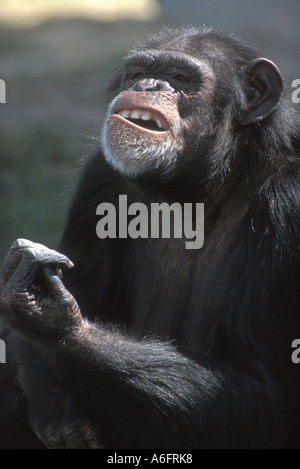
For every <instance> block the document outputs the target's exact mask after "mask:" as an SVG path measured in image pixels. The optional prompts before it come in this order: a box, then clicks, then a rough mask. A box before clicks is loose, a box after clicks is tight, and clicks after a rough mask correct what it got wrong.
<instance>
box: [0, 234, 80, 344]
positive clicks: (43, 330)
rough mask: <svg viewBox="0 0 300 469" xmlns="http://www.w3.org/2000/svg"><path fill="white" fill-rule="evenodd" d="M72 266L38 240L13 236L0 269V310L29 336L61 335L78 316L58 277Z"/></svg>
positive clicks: (8, 320) (56, 337) (68, 261)
mask: <svg viewBox="0 0 300 469" xmlns="http://www.w3.org/2000/svg"><path fill="white" fill-rule="evenodd" d="M72 267H73V264H72V262H71V261H70V260H69V259H68V258H67V257H66V256H64V255H62V254H59V253H58V252H56V251H53V250H51V249H48V248H46V247H45V246H42V245H41V244H36V243H32V242H31V241H27V240H25V239H19V240H17V241H16V242H15V243H14V244H13V246H12V248H11V249H10V251H9V253H8V255H7V258H6V260H5V262H4V266H3V268H2V270H1V272H0V314H1V316H3V317H4V318H5V319H6V320H7V322H8V323H9V324H10V325H11V326H12V327H14V328H16V329H18V330H19V331H21V332H22V333H24V334H25V335H27V336H29V337H32V338H38V337H39V338H44V339H45V338H48V339H63V338H64V337H65V336H66V334H67V332H68V331H69V330H70V329H71V328H73V327H76V326H80V324H81V322H82V316H81V313H80V310H79V307H78V305H77V303H76V301H75V299H74V298H73V296H72V295H71V294H70V293H69V292H68V291H67V290H66V288H65V287H64V285H63V283H62V281H61V279H60V277H61V270H64V269H70V268H72Z"/></svg>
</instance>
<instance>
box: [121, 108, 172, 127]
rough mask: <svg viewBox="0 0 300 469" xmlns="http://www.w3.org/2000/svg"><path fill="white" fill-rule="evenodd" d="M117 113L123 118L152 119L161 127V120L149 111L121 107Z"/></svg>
mask: <svg viewBox="0 0 300 469" xmlns="http://www.w3.org/2000/svg"><path fill="white" fill-rule="evenodd" d="M118 114H119V115H120V116H122V117H124V119H142V120H144V121H150V120H153V121H154V122H156V124H157V126H158V127H159V128H160V129H162V128H163V125H162V123H161V120H160V119H159V118H157V117H156V116H154V115H152V114H151V112H149V111H143V110H140V109H123V110H122V111H119V113H118Z"/></svg>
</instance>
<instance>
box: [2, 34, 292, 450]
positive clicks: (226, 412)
mask: <svg viewBox="0 0 300 469" xmlns="http://www.w3.org/2000/svg"><path fill="white" fill-rule="evenodd" d="M109 96H110V97H111V104H110V106H109V108H108V113H107V118H106V120H105V123H104V128H103V132H102V150H101V151H99V153H97V154H96V155H94V156H93V157H92V158H91V159H89V161H88V162H87V164H86V165H85V167H84V169H83V172H82V174H81V177H80V181H79V184H78V187H77V190H76V192H75V195H74V197H73V200H72V202H71V206H70V210H69V214H68V217H67V221H66V225H65V229H64V233H63V236H62V240H61V243H60V245H59V248H58V252H56V251H54V250H50V249H48V248H46V247H44V246H42V245H40V244H35V243H32V242H30V241H27V240H24V239H19V240H18V241H16V242H15V244H14V245H13V246H12V248H11V250H10V251H9V253H8V255H7V258H6V261H5V262H4V266H3V268H2V271H1V276H0V277H1V278H0V292H1V315H2V317H3V318H5V320H6V323H7V328H6V330H5V333H4V334H2V339H4V340H5V342H6V344H7V363H6V364H5V365H2V366H1V394H0V402H1V410H0V430H1V432H0V439H1V447H3V448H20V447H21V448H40V447H48V448H119V449H120V448H173V449H174V448H176V449H178V448H295V447H300V432H299V416H300V399H299V390H300V369H299V368H297V365H295V364H294V363H293V362H292V360H291V354H292V349H291V344H292V341H293V340H294V339H297V338H300V288H299V285H300V196H299V188H300V164H299V157H300V152H299V149H300V125H299V118H298V116H297V114H296V113H295V111H294V110H293V108H292V106H291V104H290V98H289V97H288V96H287V97H285V93H284V82H283V79H282V77H281V74H280V72H279V70H278V69H277V67H276V66H275V65H274V64H273V63H272V62H271V61H270V60H267V59H264V58H261V56H260V54H259V53H258V52H257V51H256V50H255V49H254V48H252V47H249V46H248V45H246V44H244V43H243V42H242V41H241V40H239V39H237V38H235V37H234V36H231V35H227V34H224V33H221V32H219V31H216V30H214V29H208V28H198V29H197V28H187V29H180V30H177V29H172V28H164V29H163V30H162V31H161V32H159V33H157V34H156V35H154V36H152V37H151V38H150V40H149V42H148V43H147V45H146V46H145V47H137V48H136V49H135V50H134V51H133V52H132V53H130V55H128V57H127V58H125V60H124V61H123V63H122V65H121V66H120V67H119V69H118V71H117V72H116V74H115V76H114V78H113V79H112V81H111V86H110V90H109ZM120 195H123V196H126V197H127V199H126V200H127V202H128V205H131V206H132V205H133V204H135V203H137V202H138V203H140V204H141V203H142V204H144V205H145V207H146V208H149V209H150V207H151V205H152V204H161V203H167V204H169V206H170V204H173V203H177V204H180V206H181V207H185V206H186V204H192V207H193V209H194V211H195V207H196V204H197V203H201V204H204V230H205V236H204V245H203V247H201V248H197V249H187V248H186V244H185V243H186V238H187V237H186V236H185V234H183V235H182V237H181V238H180V237H176V236H169V237H163V236H159V238H154V237H151V236H148V237H147V236H136V237H130V236H125V235H124V233H123V235H122V236H121V235H120V233H119V232H118V230H117V231H116V232H117V235H112V236H105V235H103V236H102V239H101V236H100V237H99V233H97V232H96V225H97V222H98V221H99V213H97V208H98V207H99V205H100V204H102V203H105V204H111V205H110V206H114V207H116V210H117V205H118V201H119V196H120ZM105 206H106V205H105ZM134 207H135V206H133V208H134ZM133 212H134V210H132V211H131V218H130V214H129V212H128V214H127V216H128V217H129V218H128V221H129V220H132V215H133V214H134V213H133ZM116 213H117V212H116ZM102 215H103V213H102ZM194 215H195V214H194ZM118 216H119V218H118ZM118 216H117V217H116V220H115V223H116V224H117V225H119V223H120V221H119V220H120V218H121V217H123V216H124V213H123V212H122V211H120V212H119V214H118ZM150 222H151V220H150ZM107 223H108V222H107ZM193 227H194V228H195V219H194V218H193Z"/></svg>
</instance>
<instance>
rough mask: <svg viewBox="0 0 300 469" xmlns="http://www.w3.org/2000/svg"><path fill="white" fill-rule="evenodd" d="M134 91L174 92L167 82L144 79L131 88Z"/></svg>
mask: <svg viewBox="0 0 300 469" xmlns="http://www.w3.org/2000/svg"><path fill="white" fill-rule="evenodd" d="M131 89H133V90H134V91H170V92H172V91H174V89H173V88H172V87H171V86H170V84H169V83H168V82H167V81H163V80H156V79H155V78H144V79H143V80H139V81H137V82H136V83H135V84H134V85H133V86H132V87H131Z"/></svg>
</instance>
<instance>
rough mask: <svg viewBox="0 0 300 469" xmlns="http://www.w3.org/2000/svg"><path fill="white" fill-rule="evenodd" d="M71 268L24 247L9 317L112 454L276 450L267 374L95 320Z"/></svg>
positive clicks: (18, 252) (15, 262) (5, 308)
mask: <svg viewBox="0 0 300 469" xmlns="http://www.w3.org/2000/svg"><path fill="white" fill-rule="evenodd" d="M67 268H72V263H71V262H70V261H69V259H67V258H66V257H65V256H63V255H62V254H59V253H57V252H56V251H52V250H49V249H47V248H45V247H44V246H42V245H39V244H34V243H31V242H29V241H25V240H19V241H17V242H16V243H15V244H14V246H13V247H12V249H11V251H10V253H9V254H8V257H7V260H6V262H5V264H4V267H3V269H2V272H1V275H0V279H1V280H0V295H1V299H0V304H1V311H2V314H3V315H4V317H5V319H6V320H7V321H8V322H9V324H10V325H11V326H12V327H13V328H15V329H17V330H18V331H20V332H21V333H22V334H24V335H26V336H27V337H29V338H30V339H31V340H33V341H35V342H36V343H37V344H38V345H39V347H41V348H42V349H43V350H44V351H45V352H46V354H47V355H48V356H49V357H50V359H51V362H52V363H53V367H54V370H57V372H58V373H59V374H60V376H62V377H63V379H64V380H65V381H66V382H68V383H69V386H70V388H71V389H72V391H74V395H76V396H77V398H78V399H79V401H80V402H83V403H84V407H85V408H86V410H87V411H88V412H89V414H90V415H93V419H94V421H95V422H96V423H97V426H98V428H99V433H100V437H101V440H102V442H103V446H104V447H106V448H122V447H124V448H130V447H131V448H134V447H135V448H138V447H140V448H141V447H144V448H159V447H162V448H193V447H198V448H199V447H230V446H232V445H234V446H241V447H247V446H255V447H260V446H262V447H266V446H267V445H268V442H267V441H266V437H265V435H268V438H270V441H271V440H272V439H273V437H274V432H276V427H277V422H276V415H277V412H278V411H277V412H276V410H275V408H276V406H278V402H277V399H276V394H275V392H274V396H273V397H274V398H273V400H272V399H270V395H272V392H271V394H270V389H268V393H266V392H265V386H266V384H265V383H266V381H267V379H268V378H267V376H266V377H264V378H263V373H266V370H265V369H262V370H261V372H262V373H261V376H259V373H258V370H256V375H258V376H256V377H255V378H254V376H249V374H248V373H246V372H245V371H244V370H243V369H238V368H237V367H235V366H233V364H232V363H222V362H218V361H215V362H213V361H211V362H208V363H206V362H204V361H203V363H202V364H201V363H198V364H196V363H195V362H194V361H193V360H191V359H189V358H187V357H185V356H184V355H182V354H181V353H180V352H178V351H177V350H176V349H175V347H173V346H172V345H170V344H167V343H163V342H161V341H157V340H150V339H147V340H146V339H145V340H136V339H134V338H131V337H128V336H126V335H125V334H122V333H120V332H118V331H116V330H115V329H113V328H107V327H104V326H103V325H101V324H94V323H90V322H88V321H86V320H85V319H84V318H83V317H82V315H81V312H80V310H79V307H78V305H77V303H76V301H75V299H74V298H73V297H72V295H71V294H70V293H69V292H68V291H67V290H66V289H65V287H64V285H63V283H62V281H61V278H60V269H67ZM253 375H254V374H253ZM40 379H43V374H42V375H41V378H40ZM269 384H270V383H269ZM28 395H29V397H30V389H29V390H28ZM41 406H42V404H41ZM42 411H43V410H42V409H41V412H42ZM241 426H243V428H241ZM263 435H264V436H263ZM254 439H255V441H254ZM229 442H230V443H229Z"/></svg>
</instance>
